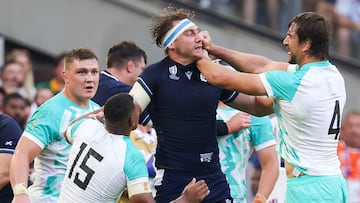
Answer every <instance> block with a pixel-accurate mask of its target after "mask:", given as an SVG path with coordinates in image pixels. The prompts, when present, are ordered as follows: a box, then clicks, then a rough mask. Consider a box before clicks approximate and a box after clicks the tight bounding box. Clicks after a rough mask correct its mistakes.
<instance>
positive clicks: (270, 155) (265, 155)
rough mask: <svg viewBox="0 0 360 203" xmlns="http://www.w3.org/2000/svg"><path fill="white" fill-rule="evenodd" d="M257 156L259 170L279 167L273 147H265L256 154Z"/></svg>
mask: <svg viewBox="0 0 360 203" xmlns="http://www.w3.org/2000/svg"><path fill="white" fill-rule="evenodd" d="M256 153H257V154H258V156H259V160H260V164H261V168H267V167H274V168H278V167H279V164H278V163H279V162H278V155H277V153H276V149H275V145H272V146H269V147H266V148H264V149H262V150H259V151H257V152H256Z"/></svg>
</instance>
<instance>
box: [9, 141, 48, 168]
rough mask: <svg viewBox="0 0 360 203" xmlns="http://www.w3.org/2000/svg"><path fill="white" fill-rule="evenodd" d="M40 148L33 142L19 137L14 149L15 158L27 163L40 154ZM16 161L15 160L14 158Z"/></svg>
mask: <svg viewBox="0 0 360 203" xmlns="http://www.w3.org/2000/svg"><path fill="white" fill-rule="evenodd" d="M41 151H42V148H41V147H40V146H39V145H37V144H36V143H35V142H33V141H32V140H30V139H29V138H27V137H25V136H21V138H20V140H19V143H18V144H17V146H16V148H15V153H14V155H15V157H19V156H21V157H23V158H27V159H28V160H29V163H30V162H31V161H32V160H34V158H35V157H36V156H37V155H39V154H40V152H41ZM15 159H16V158H15Z"/></svg>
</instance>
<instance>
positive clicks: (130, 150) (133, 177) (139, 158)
mask: <svg viewBox="0 0 360 203" xmlns="http://www.w3.org/2000/svg"><path fill="white" fill-rule="evenodd" d="M124 172H125V174H126V177H127V179H128V185H132V184H137V183H139V182H147V181H148V171H147V167H146V164H145V160H144V156H143V154H142V153H141V152H140V151H139V150H138V149H137V148H136V147H135V146H134V145H133V144H132V143H131V141H130V140H129V141H128V145H127V149H126V157H125V164H124Z"/></svg>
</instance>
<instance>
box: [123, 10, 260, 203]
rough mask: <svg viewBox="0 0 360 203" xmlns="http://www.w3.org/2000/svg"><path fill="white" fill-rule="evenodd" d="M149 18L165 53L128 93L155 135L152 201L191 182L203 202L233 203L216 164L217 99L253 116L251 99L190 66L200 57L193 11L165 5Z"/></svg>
mask: <svg viewBox="0 0 360 203" xmlns="http://www.w3.org/2000/svg"><path fill="white" fill-rule="evenodd" d="M164 11H165V13H164V15H160V16H157V17H154V24H153V26H152V29H151V31H152V37H153V39H154V41H155V42H156V44H157V45H158V46H159V47H162V48H163V49H164V51H165V54H166V55H167V56H166V57H165V58H164V59H163V60H161V61H159V62H157V63H155V64H152V65H150V66H148V67H147V68H146V69H145V70H144V72H143V73H142V74H141V75H140V76H139V78H138V81H137V82H136V83H135V84H134V86H133V88H132V90H131V91H130V94H131V95H133V96H134V99H135V100H136V101H137V103H139V104H140V106H141V108H142V110H144V109H145V108H146V107H148V108H149V113H150V117H151V119H152V121H153V124H154V127H155V129H156V133H157V136H158V146H157V149H156V154H155V161H156V162H155V165H156V167H157V169H158V171H157V173H156V177H155V188H156V197H155V199H156V202H157V203H168V202H170V201H171V200H172V199H175V198H176V197H177V196H179V195H180V194H181V192H182V189H183V188H184V186H185V185H186V184H187V183H188V182H189V181H190V180H191V179H192V178H196V179H204V180H205V181H206V183H207V184H208V187H209V189H210V194H209V195H208V196H207V197H206V198H205V199H204V201H203V202H208V203H218V202H232V200H231V196H230V191H229V186H228V183H227V181H226V178H225V175H224V174H223V173H222V171H221V168H220V164H219V154H218V153H219V151H218V146H217V141H216V125H215V123H216V108H217V104H218V101H219V100H220V101H223V102H224V103H227V104H229V105H231V106H236V107H237V108H239V109H242V110H244V111H247V112H250V113H252V112H253V111H254V110H255V109H254V108H253V106H251V105H253V103H254V101H257V100H254V99H256V97H250V96H247V95H243V94H239V93H237V92H235V91H228V90H224V89H222V88H218V87H215V86H213V85H211V84H209V83H207V81H206V78H204V77H203V76H202V75H201V74H200V72H199V70H198V69H197V67H196V65H195V62H196V61H197V60H199V59H200V58H202V55H203V49H202V36H201V35H200V34H199V30H198V27H197V26H196V25H195V23H194V22H192V21H191V20H190V19H191V18H192V17H193V16H194V15H193V13H191V12H189V11H186V10H184V9H176V8H173V7H168V8H166V9H165V10H164Z"/></svg>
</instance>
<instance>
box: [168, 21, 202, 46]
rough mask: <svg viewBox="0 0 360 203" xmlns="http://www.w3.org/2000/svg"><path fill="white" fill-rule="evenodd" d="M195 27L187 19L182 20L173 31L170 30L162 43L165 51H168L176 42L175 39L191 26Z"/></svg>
mask: <svg viewBox="0 0 360 203" xmlns="http://www.w3.org/2000/svg"><path fill="white" fill-rule="evenodd" d="M192 25H195V24H194V23H193V22H192V21H191V20H189V19H187V18H185V19H183V20H181V21H180V22H179V23H178V24H177V25H175V26H174V27H173V28H171V30H169V31H168V32H167V33H166V35H165V37H164V39H163V42H162V45H163V47H164V49H166V48H167V47H168V46H169V45H170V44H171V43H173V42H174V41H175V39H176V38H177V37H178V36H179V35H180V34H181V33H183V32H184V31H185V30H186V29H188V28H189V27H190V26H192Z"/></svg>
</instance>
